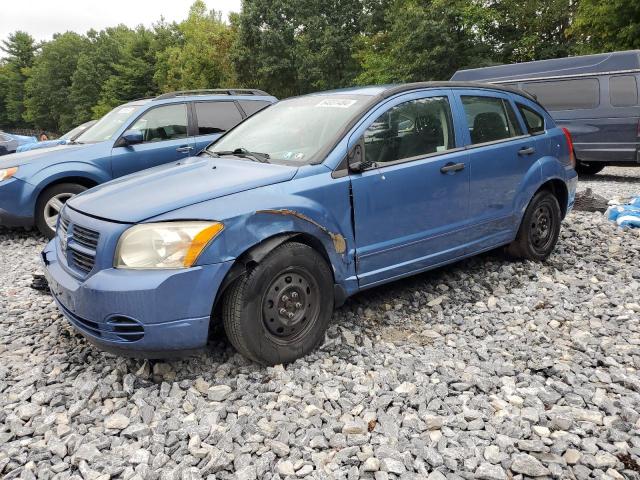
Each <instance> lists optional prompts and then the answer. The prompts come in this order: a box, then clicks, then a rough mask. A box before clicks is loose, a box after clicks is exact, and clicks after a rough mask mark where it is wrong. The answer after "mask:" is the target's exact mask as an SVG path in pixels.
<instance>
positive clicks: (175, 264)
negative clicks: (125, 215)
mask: <svg viewBox="0 0 640 480" xmlns="http://www.w3.org/2000/svg"><path fill="white" fill-rule="evenodd" d="M223 228H224V225H222V223H219V222H195V221H194V222H165V223H147V224H143V225H136V226H135V227H131V228H130V229H129V230H127V231H126V232H124V233H123V234H122V236H121V237H120V240H119V241H118V248H117V249H116V257H115V259H114V267H116V268H132V269H153V268H187V267H191V266H192V265H193V264H194V263H196V260H197V259H198V256H199V255H200V253H201V252H202V251H203V250H204V248H205V247H206V246H207V245H208V244H209V243H210V242H211V241H212V240H213V239H214V238H216V236H217V235H218V234H219V233H220V232H221V231H222V229H223Z"/></svg>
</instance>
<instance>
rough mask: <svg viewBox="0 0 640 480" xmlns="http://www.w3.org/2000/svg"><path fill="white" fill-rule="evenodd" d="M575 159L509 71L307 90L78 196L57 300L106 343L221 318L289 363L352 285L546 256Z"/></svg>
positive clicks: (317, 336)
mask: <svg viewBox="0 0 640 480" xmlns="http://www.w3.org/2000/svg"><path fill="white" fill-rule="evenodd" d="M574 162H575V159H574V158H573V155H572V148H571V138H570V136H569V135H568V133H567V132H566V131H563V130H562V129H560V128H558V127H556V125H555V123H554V121H553V119H552V118H551V117H550V116H549V114H548V113H547V112H546V111H545V109H544V108H542V107H541V106H540V105H539V104H538V103H537V102H536V101H535V100H534V99H533V97H531V96H530V95H528V94H526V93H524V92H522V91H517V90H514V89H511V88H506V87H495V86H489V85H486V84H476V83H456V82H442V83H415V84H407V85H398V86H376V87H362V88H355V89H348V90H339V91H333V92H325V93H317V94H312V95H306V96H302V97H297V98H292V99H287V100H283V101H281V102H279V103H277V104H275V105H274V106H272V107H270V108H268V109H266V110H264V111H262V112H260V113H258V114H256V115H255V116H253V117H252V118H250V119H248V120H246V121H245V122H243V123H241V124H239V125H238V126H236V127H235V128H234V129H232V130H230V131H229V132H227V133H226V134H225V135H224V136H222V137H221V138H220V139H219V140H218V141H216V142H214V143H213V144H212V145H211V146H209V147H208V148H207V149H205V150H203V151H202V152H201V153H200V154H199V155H198V156H196V157H193V158H189V159H185V160H183V161H180V162H174V163H173V164H172V165H166V166H162V167H157V168H155V169H153V170H147V171H146V172H140V173H138V174H134V175H130V176H128V177H126V178H122V179H120V180H117V181H115V182H110V183H108V184H105V185H101V186H99V187H97V188H95V189H93V190H91V191H89V192H86V193H84V194H82V195H78V196H77V197H75V198H73V199H71V200H70V201H69V202H68V203H67V205H66V206H65V208H64V210H63V212H62V215H61V217H60V223H59V226H58V231H57V235H56V237H55V238H54V240H52V241H51V242H50V243H49V244H48V245H47V247H46V248H45V250H44V251H43V253H42V259H43V263H44V265H45V272H46V277H47V279H48V282H49V286H50V290H51V292H52V294H53V295H54V297H55V299H56V301H57V303H58V306H59V308H60V310H61V311H62V312H63V314H64V315H65V316H66V317H67V319H68V320H69V321H70V322H71V324H72V325H73V326H74V327H75V328H76V329H77V330H78V331H79V332H81V333H82V334H83V335H85V336H86V337H87V338H88V339H89V340H90V341H92V342H95V343H96V344H98V345H100V346H101V347H102V348H105V349H108V350H115V351H119V352H126V353H128V354H135V355H139V354H143V355H146V356H165V355H167V353H168V352H169V351H176V350H190V349H194V348H199V347H203V346H204V345H205V344H206V342H207V337H208V332H209V329H210V327H211V325H212V323H213V322H214V321H217V320H221V321H222V322H223V324H224V327H225V330H226V332H227V336H228V337H229V339H230V341H231V343H232V344H233V345H234V346H235V347H236V349H237V350H238V351H239V352H241V353H242V354H244V355H245V356H247V357H248V358H250V359H253V360H255V361H257V362H260V363H263V364H277V363H287V362H291V361H293V360H295V359H296V358H298V357H300V356H302V355H305V354H306V353H308V352H310V351H311V350H313V349H314V348H315V347H316V346H317V345H318V344H319V343H320V342H321V341H322V340H323V338H324V332H325V329H326V328H327V325H328V323H329V321H330V318H331V315H332V310H333V308H334V306H336V305H340V304H341V303H342V302H343V301H344V300H345V299H346V298H347V297H348V296H350V295H353V294H354V293H356V292H358V291H361V290H364V289H367V288H370V287H374V286H376V285H381V284H383V283H386V282H389V281H392V280H396V279H398V278H401V277H405V276H408V275H412V274H415V273H418V272H422V271H425V270H428V269H431V268H435V267H438V266H440V265H444V264H447V263H450V262H454V261H457V260H460V259H462V258H465V257H468V256H471V255H475V254H477V253H479V252H483V251H486V250H490V249H494V248H496V247H500V246H507V250H508V253H509V254H511V255H512V256H514V257H517V258H525V259H530V260H535V261H541V260H544V259H545V258H546V257H547V256H548V255H549V254H550V253H551V252H552V250H553V249H554V247H555V245H556V241H557V239H558V234H559V232H560V223H561V221H562V219H563V217H564V216H565V215H566V214H567V212H569V210H570V209H571V207H572V206H573V202H574V197H575V189H576V184H577V175H576V172H575V170H574Z"/></svg>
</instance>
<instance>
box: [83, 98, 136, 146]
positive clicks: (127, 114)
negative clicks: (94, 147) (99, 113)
mask: <svg viewBox="0 0 640 480" xmlns="http://www.w3.org/2000/svg"><path fill="white" fill-rule="evenodd" d="M140 107H141V105H123V106H121V107H116V108H114V109H113V110H111V111H110V112H109V113H107V114H106V115H105V116H104V117H102V118H101V119H100V120H98V122H97V123H96V124H95V125H94V126H92V127H91V128H90V129H88V130H87V131H86V132H84V133H83V134H82V135H80V136H79V137H78V138H77V139H76V141H77V142H78V143H96V142H104V141H105V140H110V139H111V138H112V137H113V135H114V134H115V133H116V132H117V131H118V130H119V129H120V127H121V126H122V124H123V123H124V122H126V121H127V120H128V119H129V118H131V116H132V115H133V114H134V113H135V112H137V111H138V110H139V108H140Z"/></svg>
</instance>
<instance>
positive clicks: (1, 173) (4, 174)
mask: <svg viewBox="0 0 640 480" xmlns="http://www.w3.org/2000/svg"><path fill="white" fill-rule="evenodd" d="M17 171H18V167H9V168H4V169H0V182H1V181H3V180H8V179H10V178H11V177H13V176H14V175H15V174H16V172H17Z"/></svg>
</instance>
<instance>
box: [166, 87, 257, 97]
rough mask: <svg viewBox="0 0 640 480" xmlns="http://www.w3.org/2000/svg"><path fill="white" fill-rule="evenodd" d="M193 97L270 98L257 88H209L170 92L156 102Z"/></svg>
mask: <svg viewBox="0 0 640 480" xmlns="http://www.w3.org/2000/svg"><path fill="white" fill-rule="evenodd" d="M191 95H262V96H269V94H268V93H267V92H265V91H263V90H258V89H255V88H208V89H201V90H180V91H177V92H168V93H163V94H162V95H158V96H157V97H155V98H154V100H166V99H167V98H176V97H187V96H191Z"/></svg>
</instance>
